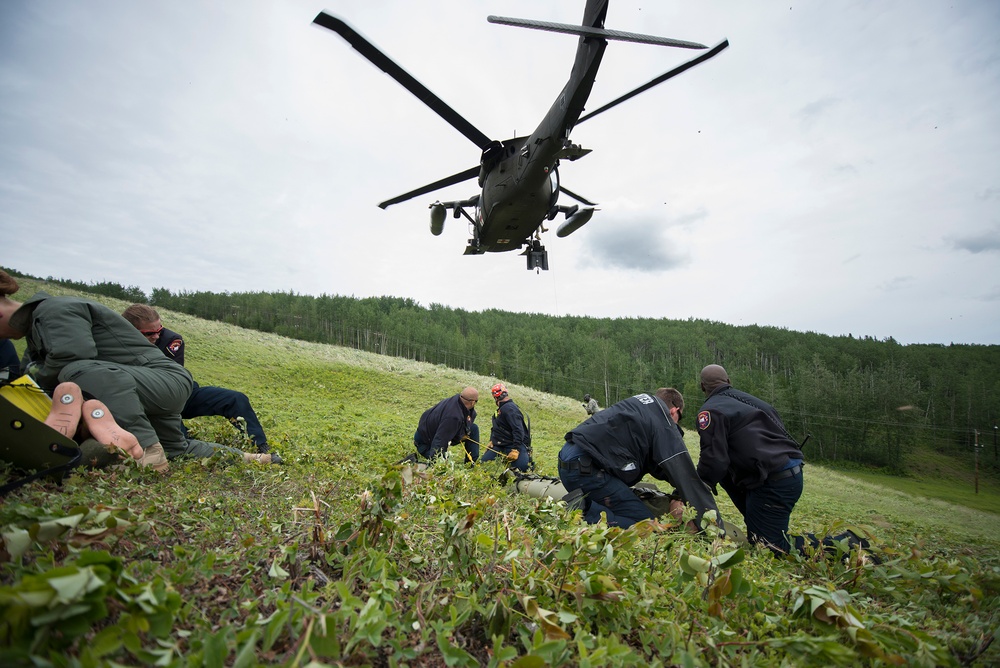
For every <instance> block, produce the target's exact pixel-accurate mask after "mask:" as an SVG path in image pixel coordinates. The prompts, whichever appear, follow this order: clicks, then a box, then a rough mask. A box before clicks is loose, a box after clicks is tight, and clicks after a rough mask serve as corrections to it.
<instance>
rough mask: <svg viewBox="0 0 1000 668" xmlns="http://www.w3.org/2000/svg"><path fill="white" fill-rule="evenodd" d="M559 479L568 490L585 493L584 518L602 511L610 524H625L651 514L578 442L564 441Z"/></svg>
mask: <svg viewBox="0 0 1000 668" xmlns="http://www.w3.org/2000/svg"><path fill="white" fill-rule="evenodd" d="M559 479H560V480H561V481H562V483H563V486H564V487H565V488H566V490H567V491H568V492H572V491H574V490H577V489H580V490H583V492H584V494H585V500H586V507H585V508H584V515H583V516H584V519H585V520H586V521H587V522H588V523H590V524H596V523H597V522H599V521H600V518H601V513H602V512H603V513H605V514H606V516H607V522H608V524H609V525H611V526H620V527H622V528H628V527H630V526H632V525H633V524H635V523H636V522H639V521H641V520H645V519H651V518H652V517H653V513H652V511H651V510H650V509H649V508H648V507H647V506H646V504H644V503H643V502H642V501H640V500H639V497H637V496H636V495H635V492H633V491H632V489H631V488H630V487H629V486H628V485H626V484H625V483H624V482H622V481H621V480H619V479H618V478H616V477H614V476H612V475H610V474H609V473H607V472H606V471H603V470H601V469H599V468H597V467H596V466H595V465H594V463H593V461H591V459H590V457H589V456H588V455H586V454H585V453H583V452H582V451H581V450H580V449H579V448H578V447H577V446H575V445H573V444H572V443H567V444H566V445H564V446H563V448H562V450H561V451H560V452H559Z"/></svg>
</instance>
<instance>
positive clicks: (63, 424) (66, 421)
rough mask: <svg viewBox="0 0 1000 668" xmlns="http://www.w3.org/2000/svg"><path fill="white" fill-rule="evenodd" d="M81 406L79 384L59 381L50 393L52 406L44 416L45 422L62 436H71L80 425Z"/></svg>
mask: <svg viewBox="0 0 1000 668" xmlns="http://www.w3.org/2000/svg"><path fill="white" fill-rule="evenodd" d="M82 406H83V392H81V391H80V386H79V385H77V384H76V383H72V382H67V383H59V385H58V386H56V390H55V392H53V393H52V408H51V409H50V410H49V415H48V417H46V418H45V424H47V425H49V426H50V427H52V428H53V429H55V430H56V431H58V432H59V433H60V434H62V435H63V436H66V437H68V438H73V437H74V436H75V435H76V429H77V427H78V426H79V425H80V412H81V411H82V410H83V409H82V408H81V407H82Z"/></svg>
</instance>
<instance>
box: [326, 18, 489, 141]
mask: <svg viewBox="0 0 1000 668" xmlns="http://www.w3.org/2000/svg"><path fill="white" fill-rule="evenodd" d="M313 23H315V24H317V25H320V26H323V27H324V28H326V29H327V30H332V31H333V32H335V33H337V34H338V35H340V36H341V37H343V38H344V39H345V40H346V41H347V42H348V44H350V45H351V46H352V47H354V50H355V51H357V52H358V53H360V54H361V55H362V56H364V57H365V58H367V59H368V60H369V62H371V63H372V64H373V65H375V66H376V67H378V68H379V69H380V70H382V71H383V72H385V73H386V74H388V75H389V76H391V77H392V78H393V79H395V80H396V81H397V82H398V83H399V84H400V85H401V86H403V88H405V89H406V90H408V91H410V92H411V93H413V94H414V95H415V96H416V97H417V98H418V99H419V100H420V101H421V102H423V103H424V104H426V105H427V106H428V107H430V108H431V109H433V110H434V112H435V113H437V115H438V116H440V117H441V118H443V119H444V120H446V121H447V122H448V123H449V124H450V125H451V126H452V127H453V128H455V129H456V130H458V131H459V132H461V133H462V134H463V135H465V136H466V137H467V138H468V139H469V140H470V141H471V142H472V143H473V144H475V145H476V146H478V147H479V149H480V150H482V149H484V148H486V146H487V144H489V143H490V141H491V140H490V138H489V137H487V136H486V135H484V134H483V133H482V132H480V131H479V129H478V128H476V126H474V125H473V124H472V123H470V122H469V121H467V120H465V119H464V118H462V116H461V115H460V114H459V113H458V112H457V111H455V110H454V109H452V108H451V107H449V106H448V105H447V104H446V103H445V102H444V100H442V99H441V98H439V97H438V96H437V95H435V94H434V93H432V92H431V91H430V90H429V89H428V88H427V87H426V86H424V85H423V84H422V83H420V82H419V81H417V80H416V79H414V78H413V77H412V76H411V75H410V74H409V73H408V72H407V71H406V70H404V69H403V68H402V67H400V66H399V65H397V64H396V63H395V62H393V61H392V60H391V59H390V58H389V57H388V56H387V55H385V54H384V53H382V52H381V51H379V50H378V48H377V47H376V46H375V45H374V44H372V43H371V42H369V41H368V40H366V39H365V38H364V37H362V36H361V35H360V34H358V33H357V32H356V31H355V30H354V29H353V28H351V27H350V26H349V25H347V24H346V23H344V22H343V21H342V20H341V19H339V18H337V17H335V16H331V15H329V14H327V13H326V12H320V13H319V14H317V15H316V18H314V19H313Z"/></svg>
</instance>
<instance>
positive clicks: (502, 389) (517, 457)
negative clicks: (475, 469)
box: [483, 383, 534, 471]
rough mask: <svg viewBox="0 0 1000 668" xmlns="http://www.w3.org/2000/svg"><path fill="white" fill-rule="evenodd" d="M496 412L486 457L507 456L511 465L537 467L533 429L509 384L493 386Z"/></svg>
mask: <svg viewBox="0 0 1000 668" xmlns="http://www.w3.org/2000/svg"><path fill="white" fill-rule="evenodd" d="M490 394H492V395H493V401H495V402H496V404H497V412H496V413H495V414H494V415H493V429H492V431H491V432H490V442H489V443H488V444H487V446H486V453H485V454H484V455H483V461H484V462H488V461H490V460H492V459H496V458H497V457H506V458H507V461H508V466H510V468H513V469H518V470H519V471H528V470H529V469H532V468H534V462H533V461H532V460H531V430H530V429H529V428H528V421H527V420H526V419H525V417H524V414H523V413H522V412H521V409H520V408H518V406H517V404H515V403H514V401H513V400H512V399H511V398H510V394H509V393H508V392H507V386H506V385H504V384H503V383H497V384H496V385H494V386H493V387H492V388H490Z"/></svg>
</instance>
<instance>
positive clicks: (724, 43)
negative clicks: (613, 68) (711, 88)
mask: <svg viewBox="0 0 1000 668" xmlns="http://www.w3.org/2000/svg"><path fill="white" fill-rule="evenodd" d="M728 46H729V40H728V39H726V40H723V41H722V42H720V43H719V44H717V45H716V46H714V47H712V49H711V50H710V51H706V52H705V53H703V54H701V55H700V56H698V57H697V58H692V59H691V60H689V61H687V62H686V63H683V64H682V65H678V66H677V67H675V68H674V69H672V70H670V71H668V72H664V73H663V74H661V75H660V76H658V77H656V78H655V79H653V80H652V81H649V82H647V83H645V84H643V85H641V86H639V87H638V88H636V89H635V90H633V91H631V92H628V93H625V94H624V95H622V96H621V97H619V98H618V99H616V100H612V101H611V102H608V103H607V104H606V105H604V106H603V107H600V108H598V109H595V110H594V111H592V112H590V113H589V114H584V115H583V116H581V117H580V119H579V120H578V121H577V122H576V124H577V125H579V124H580V123H583V122H584V121H586V120H588V119H591V118H593V117H594V116H596V115H597V114H600V113H603V112H605V111H607V110H608V109H611V108H612V107H617V106H618V105H619V104H621V103H622V102H624V101H625V100H630V99H632V98H633V97H635V96H636V95H638V94H639V93H643V92H645V91H647V90H649V89H650V88H652V87H653V86H658V85H659V84H661V83H663V82H664V81H666V80H667V79H672V78H674V77H675V76H677V75H678V74H680V73H681V72H686V71H688V70H689V69H691V68H692V67H694V66H695V65H700V64H701V63H703V62H705V61H706V60H708V59H709V58H714V57H715V56H717V55H719V54H720V53H722V52H723V51H724V50H725V49H726V47H728Z"/></svg>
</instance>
